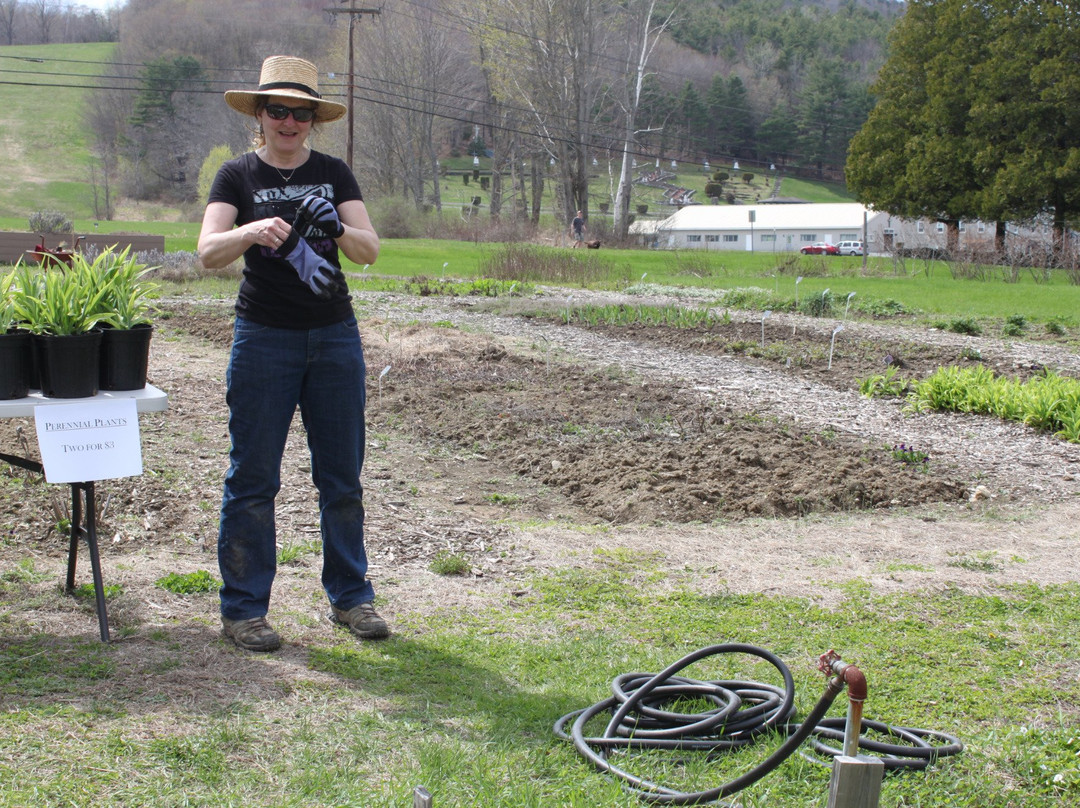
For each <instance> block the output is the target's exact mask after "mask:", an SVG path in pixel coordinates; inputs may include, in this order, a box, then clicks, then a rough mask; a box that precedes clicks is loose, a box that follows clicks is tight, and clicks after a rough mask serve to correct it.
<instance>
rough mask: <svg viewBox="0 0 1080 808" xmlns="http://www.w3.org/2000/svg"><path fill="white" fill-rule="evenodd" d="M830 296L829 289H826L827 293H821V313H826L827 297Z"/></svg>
mask: <svg viewBox="0 0 1080 808" xmlns="http://www.w3.org/2000/svg"><path fill="white" fill-rule="evenodd" d="M827 294H829V288H828V287H825V291H824V292H822V293H821V313H822V314H824V313H825V295H827Z"/></svg>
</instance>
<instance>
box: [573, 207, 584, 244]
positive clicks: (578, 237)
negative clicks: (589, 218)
mask: <svg viewBox="0 0 1080 808" xmlns="http://www.w3.org/2000/svg"><path fill="white" fill-rule="evenodd" d="M570 237H571V238H572V239H573V240H574V246H575V247H580V246H581V243H582V242H583V241H585V219H584V217H582V215H581V211H580V210H579V211H578V212H577V216H575V217H574V221H572V222H570Z"/></svg>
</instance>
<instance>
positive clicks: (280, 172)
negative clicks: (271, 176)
mask: <svg viewBox="0 0 1080 808" xmlns="http://www.w3.org/2000/svg"><path fill="white" fill-rule="evenodd" d="M272 168H273V169H274V171H276V172H277V173H278V176H279V177H281V180H282V182H284V183H286V184H288V182H289V180H291V179H292V178H293V174H295V173H296V168H294V169H293V170H292V171H290V172H289V176H287V177H286V176H285V174H283V173H282V171H281V169H280V168H278V167H277V166H272ZM297 168H299V166H297Z"/></svg>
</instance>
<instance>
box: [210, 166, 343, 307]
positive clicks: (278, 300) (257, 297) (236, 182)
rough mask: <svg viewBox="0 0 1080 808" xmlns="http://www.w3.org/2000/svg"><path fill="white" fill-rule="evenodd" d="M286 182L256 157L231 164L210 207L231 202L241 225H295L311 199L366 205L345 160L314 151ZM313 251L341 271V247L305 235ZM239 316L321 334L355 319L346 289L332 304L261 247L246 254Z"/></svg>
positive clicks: (313, 232)
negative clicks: (275, 221) (271, 221)
mask: <svg viewBox="0 0 1080 808" xmlns="http://www.w3.org/2000/svg"><path fill="white" fill-rule="evenodd" d="M283 173H284V175H285V176H288V178H289V179H288V180H287V181H286V180H285V179H284V177H283V176H282V173H279V172H278V170H277V169H276V168H274V167H273V166H272V165H270V164H269V163H266V162H264V161H263V160H261V159H260V158H259V157H258V156H257V155H256V154H255V153H254V152H247V153H246V154H242V155H240V156H239V157H237V158H235V159H233V160H229V161H228V162H227V163H225V164H224V165H223V166H222V167H221V169H220V170H219V171H218V173H217V176H216V177H215V178H214V184H213V186H211V188H210V198H209V201H210V202H225V203H228V204H229V205H232V206H233V207H235V208H236V209H237V211H238V212H237V215H236V224H238V225H243V224H247V223H248V222H253V221H258V220H259V219H267V218H270V217H271V216H279V217H281V218H282V219H284V220H285V221H286V222H288V223H290V224H292V221H293V218H294V217H295V216H296V210H297V208H299V207H300V203H301V202H302V201H303V200H304V198H305V197H308V196H321V197H324V198H325V199H329V200H330V201H331V202H333V203H334V206H335V207H337V206H338V205H340V204H341V203H342V202H349V201H351V200H354V199H359V200H362V199H363V197H362V196H361V195H360V187H359V186H358V185H357V183H356V178H355V177H354V176H353V173H352V172H351V171H350V170H349V167H348V166H347V165H346V164H345V161H344V160H340V159H338V158H337V157H331V156H329V155H327V154H322V153H321V152H316V151H313V152H311V154H310V155H309V156H308V159H307V162H305V163H304V164H303V165H301V166H297V168H296V170H295V171H294V172H292V173H291V174H290V172H288V171H286V172H283ZM300 235H301V236H302V237H304V238H305V239H306V240H307V242H308V244H309V245H311V248H312V249H313V250H314V251H315V252H316V253H318V254H319V255H320V256H322V257H323V258H325V259H326V260H327V261H328V262H329V263H330V264H332V265H333V266H335V267H338V268H340V267H341V260H340V258H339V257H338V249H337V243H336V242H335V241H334V240H333V239H332V238H330V237H329V236H327V235H326V234H325V233H323V232H322V231H321V230H318V229H317V228H312V229H310V230H308V231H307V232H303V231H301V233H300ZM236 313H237V314H238V315H240V316H241V317H243V318H244V319H246V320H251V321H252V322H255V323H259V324H260V325H267V326H273V327H275V328H321V327H323V326H327V325H332V324H334V323H340V322H342V321H343V320H347V319H348V318H349V317H351V316H352V314H353V311H352V303H351V302H350V299H349V295H348V292H347V291H345V290H344V288H342V289H339V290H337V291H335V293H334V295H333V296H332V297H331V298H330V299H329V300H322V299H320V298H319V297H318V296H317V295H315V294H314V293H313V292H312V291H311V289H310V288H309V287H308V285H307V284H306V283H304V282H303V281H302V280H300V277H299V276H298V275H297V274H296V270H294V269H293V267H292V265H291V264H289V262H288V261H286V260H285V257H284V255H282V254H280V253H278V252H277V251H276V250H273V249H271V248H269V247H263V246H261V245H258V244H255V245H252V246H251V247H248V249H247V250H246V251H245V252H244V281H243V283H241V284H240V294H239V296H238V297H237V300H236Z"/></svg>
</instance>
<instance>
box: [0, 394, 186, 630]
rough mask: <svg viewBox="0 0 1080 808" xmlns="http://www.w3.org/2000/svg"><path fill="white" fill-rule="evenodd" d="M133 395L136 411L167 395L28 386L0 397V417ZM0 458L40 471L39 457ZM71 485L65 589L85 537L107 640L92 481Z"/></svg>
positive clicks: (163, 404)
mask: <svg viewBox="0 0 1080 808" xmlns="http://www.w3.org/2000/svg"><path fill="white" fill-rule="evenodd" d="M118 399H135V411H136V412H162V411H164V410H165V409H167V408H168V406H169V397H168V396H167V395H166V394H165V393H164V392H163V391H161V390H159V389H158V388H156V387H154V386H153V385H149V384H148V385H146V387H144V388H143V389H141V390H115V391H114V390H109V391H104V390H103V391H102V392H100V393H98V394H97V395H96V396H93V397H92V398H46V397H45V396H43V395H42V394H41V392H40V391H37V390H32V391H31V392H30V395H28V396H26V397H25V398H14V399H8V400H5V401H0V418H26V417H30V418H32V417H33V416H34V409H35V408H36V407H42V406H51V405H57V404H86V403H93V402H95V401H116V400H118ZM0 460H3V461H5V462H7V463H10V464H11V465H13V466H18V467H19V468H23V469H27V470H29V471H33V472H36V473H38V474H41V473H43V472H44V469H43V467H42V465H41V462H40V461H37V460H32V459H30V458H26V457H17V456H14V455H9V454H4V453H0ZM70 485H71V537H70V543H69V545H68V567H67V590H68V591H69V592H70V591H71V590H73V589H74V588H75V560H76V558H77V556H78V550H79V539H80V538H81V539H85V540H86V546H87V549H88V550H89V552H90V570H91V573H92V574H93V578H94V597H95V599H96V601H97V616H98V627H99V628H100V629H101V641H102V642H108V641H109V619H108V615H107V614H106V612H105V585H104V583H103V582H102V577H101V559H100V557H99V554H98V541H97V511H96V508H95V502H94V482H93V480H90V481H87V482H79V483H70Z"/></svg>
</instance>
